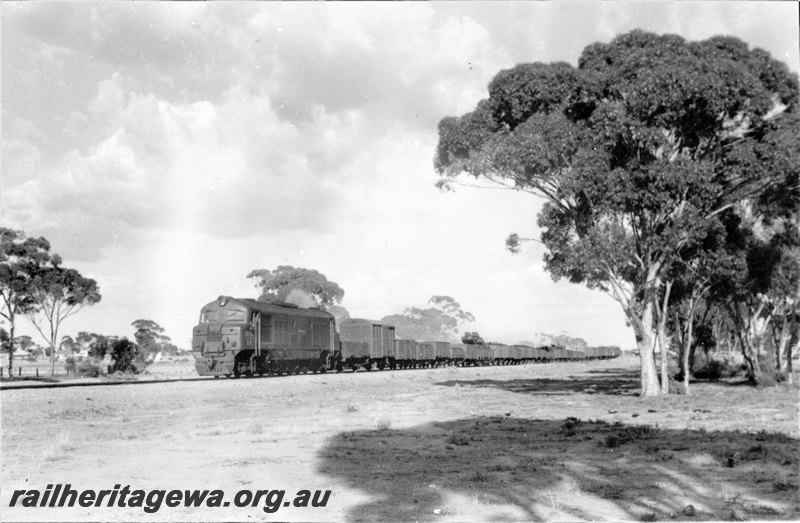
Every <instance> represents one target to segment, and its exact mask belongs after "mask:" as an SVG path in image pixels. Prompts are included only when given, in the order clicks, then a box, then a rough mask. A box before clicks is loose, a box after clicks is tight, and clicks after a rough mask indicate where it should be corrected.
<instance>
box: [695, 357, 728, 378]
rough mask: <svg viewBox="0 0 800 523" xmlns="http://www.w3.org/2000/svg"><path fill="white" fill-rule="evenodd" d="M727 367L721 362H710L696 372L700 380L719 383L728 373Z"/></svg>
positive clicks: (696, 376)
mask: <svg viewBox="0 0 800 523" xmlns="http://www.w3.org/2000/svg"><path fill="white" fill-rule="evenodd" d="M727 370H728V369H727V365H726V364H725V363H724V362H721V361H719V360H710V361H709V362H708V363H706V364H705V365H704V366H702V367H700V368H699V369H697V370H696V371H695V372H694V377H695V378H697V379H699V380H709V381H717V380H719V379H720V378H722V377H723V376H724V375H725V374H726V373H727Z"/></svg>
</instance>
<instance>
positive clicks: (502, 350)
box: [489, 342, 511, 365]
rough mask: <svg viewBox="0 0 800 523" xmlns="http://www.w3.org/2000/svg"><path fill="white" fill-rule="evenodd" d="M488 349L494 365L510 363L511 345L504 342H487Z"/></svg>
mask: <svg viewBox="0 0 800 523" xmlns="http://www.w3.org/2000/svg"><path fill="white" fill-rule="evenodd" d="M489 350H490V351H491V353H492V359H493V360H494V364H495V365H508V364H510V363H511V347H509V346H508V345H506V344H505V343H493V342H490V343H489Z"/></svg>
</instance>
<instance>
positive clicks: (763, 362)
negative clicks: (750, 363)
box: [754, 353, 786, 387]
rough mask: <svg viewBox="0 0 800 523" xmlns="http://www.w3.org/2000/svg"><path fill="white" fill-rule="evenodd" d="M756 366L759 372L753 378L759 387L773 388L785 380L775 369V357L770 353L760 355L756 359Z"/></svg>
mask: <svg viewBox="0 0 800 523" xmlns="http://www.w3.org/2000/svg"><path fill="white" fill-rule="evenodd" d="M758 364H759V367H760V368H761V370H760V371H759V372H757V373H756V375H755V376H754V378H755V382H756V385H758V386H759V387H774V386H775V385H777V384H778V383H780V382H782V381H785V380H786V376H785V375H784V374H783V373H782V372H781V371H779V370H778V369H777V368H776V367H775V357H774V356H773V355H772V354H771V353H768V354H762V355H761V357H759V358H758Z"/></svg>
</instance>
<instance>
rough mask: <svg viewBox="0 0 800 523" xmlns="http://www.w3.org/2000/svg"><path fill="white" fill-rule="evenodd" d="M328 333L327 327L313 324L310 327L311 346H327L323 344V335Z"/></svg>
mask: <svg viewBox="0 0 800 523" xmlns="http://www.w3.org/2000/svg"><path fill="white" fill-rule="evenodd" d="M327 333H328V326H327V325H322V324H319V323H315V324H313V325H312V326H311V345H313V346H315V347H318V346H321V345H327V343H325V334H327Z"/></svg>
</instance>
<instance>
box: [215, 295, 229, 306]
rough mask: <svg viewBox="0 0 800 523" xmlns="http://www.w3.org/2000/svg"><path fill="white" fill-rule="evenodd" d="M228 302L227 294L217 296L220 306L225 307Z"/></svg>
mask: <svg viewBox="0 0 800 523" xmlns="http://www.w3.org/2000/svg"><path fill="white" fill-rule="evenodd" d="M226 303H228V297H227V296H220V297H219V298H217V304H219V306H220V307H224V306H225V304H226Z"/></svg>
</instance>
